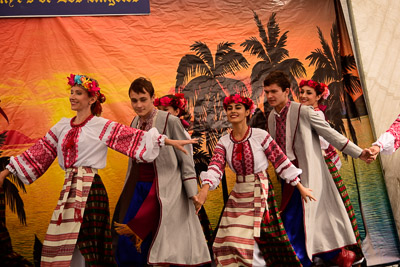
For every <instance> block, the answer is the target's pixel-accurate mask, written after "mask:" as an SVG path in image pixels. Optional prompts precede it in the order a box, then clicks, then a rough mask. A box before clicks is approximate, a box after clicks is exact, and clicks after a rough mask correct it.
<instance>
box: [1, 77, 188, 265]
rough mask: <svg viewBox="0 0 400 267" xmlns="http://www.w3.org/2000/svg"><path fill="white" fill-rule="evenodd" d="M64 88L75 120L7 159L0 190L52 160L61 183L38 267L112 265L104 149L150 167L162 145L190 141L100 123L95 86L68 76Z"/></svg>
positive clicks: (33, 175)
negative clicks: (102, 172) (11, 179)
mask: <svg viewBox="0 0 400 267" xmlns="http://www.w3.org/2000/svg"><path fill="white" fill-rule="evenodd" d="M68 85H69V86H71V95H70V102H71V109H72V110H74V111H76V116H75V117H73V118H71V119H67V118H62V119H61V120H60V121H59V122H58V123H57V124H56V125H54V126H53V127H52V128H51V129H50V130H49V131H48V133H47V134H46V136H44V137H43V138H41V139H40V140H39V141H38V142H36V144H34V145H33V146H32V147H31V148H29V149H28V150H27V151H25V152H24V153H23V154H21V155H19V156H16V157H11V158H10V163H9V164H8V165H7V166H6V170H4V171H2V172H1V173H0V187H1V186H2V184H3V181H4V179H5V178H6V176H8V175H9V174H10V173H12V174H14V175H16V176H17V177H18V178H19V179H20V180H21V181H22V182H23V183H25V184H31V183H33V182H34V181H36V180H37V179H38V178H39V177H40V176H42V175H43V174H44V173H45V172H46V171H47V169H48V168H49V167H50V165H51V164H52V162H53V161H54V160H55V158H56V157H58V163H59V165H60V167H61V168H62V169H63V170H64V171H65V181H64V186H63V189H62V191H61V194H60V198H59V200H58V203H57V207H56V209H55V210H54V212H53V215H52V218H51V221H50V225H49V227H48V230H47V234H46V238H45V240H44V244H43V250H42V259H41V261H42V262H41V266H50V265H52V266H54V265H57V266H58V265H60V264H61V265H62V266H69V265H70V263H71V265H73V266H85V265H86V266H87V265H89V266H112V265H115V261H114V256H113V251H112V243H111V229H110V212H109V202H108V196H107V192H106V189H105V187H104V185H103V182H102V180H101V178H100V176H99V175H98V169H102V168H104V167H105V165H106V158H107V148H108V147H109V148H112V149H114V150H116V151H118V152H121V153H123V154H125V155H127V156H129V157H132V158H135V159H136V160H138V161H147V162H150V161H153V160H154V159H155V158H156V157H157V156H158V154H159V151H160V147H162V146H164V145H173V146H174V147H175V148H177V149H179V150H182V151H185V150H184V148H183V145H185V144H190V143H193V142H194V141H192V140H183V141H178V140H170V139H168V138H166V136H165V135H160V134H159V133H158V131H157V130H156V129H151V130H150V131H149V132H144V131H141V130H137V129H133V128H130V127H127V126H125V125H122V124H119V123H116V122H113V121H110V120H106V119H104V118H101V117H99V116H100V114H101V112H102V108H101V103H103V102H104V101H105V97H104V95H103V94H101V93H100V88H99V84H98V83H97V81H96V80H94V79H92V78H90V77H87V76H84V75H74V74H71V76H70V77H68ZM61 265H60V266H61Z"/></svg>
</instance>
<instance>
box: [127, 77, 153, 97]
mask: <svg viewBox="0 0 400 267" xmlns="http://www.w3.org/2000/svg"><path fill="white" fill-rule="evenodd" d="M131 91H133V92H135V93H137V94H138V93H142V94H145V93H146V92H147V93H149V95H150V97H153V96H154V87H153V84H152V83H151V82H150V81H149V80H147V79H146V78H143V77H139V78H137V79H136V80H134V81H133V82H132V83H131V86H130V87H129V92H128V93H130V92H131Z"/></svg>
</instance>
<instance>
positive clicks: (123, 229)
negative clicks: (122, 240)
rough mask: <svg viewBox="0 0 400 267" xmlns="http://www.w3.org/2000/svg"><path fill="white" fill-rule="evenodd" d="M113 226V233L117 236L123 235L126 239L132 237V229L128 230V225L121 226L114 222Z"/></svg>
mask: <svg viewBox="0 0 400 267" xmlns="http://www.w3.org/2000/svg"><path fill="white" fill-rule="evenodd" d="M114 225H115V231H116V232H117V234H119V235H125V236H128V237H130V236H133V235H134V234H133V231H132V229H131V228H129V226H128V225H126V224H122V223H117V222H114Z"/></svg>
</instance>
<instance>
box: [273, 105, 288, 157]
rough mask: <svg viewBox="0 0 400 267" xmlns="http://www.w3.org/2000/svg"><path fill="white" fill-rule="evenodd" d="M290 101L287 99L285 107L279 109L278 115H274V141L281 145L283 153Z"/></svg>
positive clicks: (284, 150) (284, 151)
mask: <svg viewBox="0 0 400 267" xmlns="http://www.w3.org/2000/svg"><path fill="white" fill-rule="evenodd" d="M290 103H291V102H290V101H288V102H287V103H286V105H285V107H284V108H283V109H282V110H281V112H280V113H279V116H278V115H275V120H276V130H275V140H276V143H278V145H279V146H280V147H281V149H282V151H283V153H286V118H287V114H288V111H289V106H290Z"/></svg>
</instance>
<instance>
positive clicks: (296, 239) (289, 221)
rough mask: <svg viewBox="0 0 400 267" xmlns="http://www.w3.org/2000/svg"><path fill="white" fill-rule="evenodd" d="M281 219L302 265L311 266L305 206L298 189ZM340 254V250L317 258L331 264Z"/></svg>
mask: <svg viewBox="0 0 400 267" xmlns="http://www.w3.org/2000/svg"><path fill="white" fill-rule="evenodd" d="M281 218H282V221H283V225H284V226H285V230H286V233H287V234H288V237H289V240H290V243H291V244H292V246H293V249H294V251H295V252H296V254H297V257H298V258H299V259H300V261H301V264H302V265H303V266H304V267H309V266H311V265H312V262H311V260H310V259H309V258H308V255H307V250H306V244H305V240H306V239H305V234H304V220H303V205H302V200H301V195H300V191H299V190H298V189H297V188H295V189H294V191H293V195H292V197H291V198H290V200H289V203H288V205H287V206H286V209H285V210H284V211H283V212H282V213H281ZM339 253H340V249H336V250H333V251H330V252H323V253H319V254H317V255H315V256H316V257H318V258H321V259H322V260H324V261H325V262H329V261H331V260H333V259H334V258H335V257H336V256H337V255H338V254H339Z"/></svg>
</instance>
